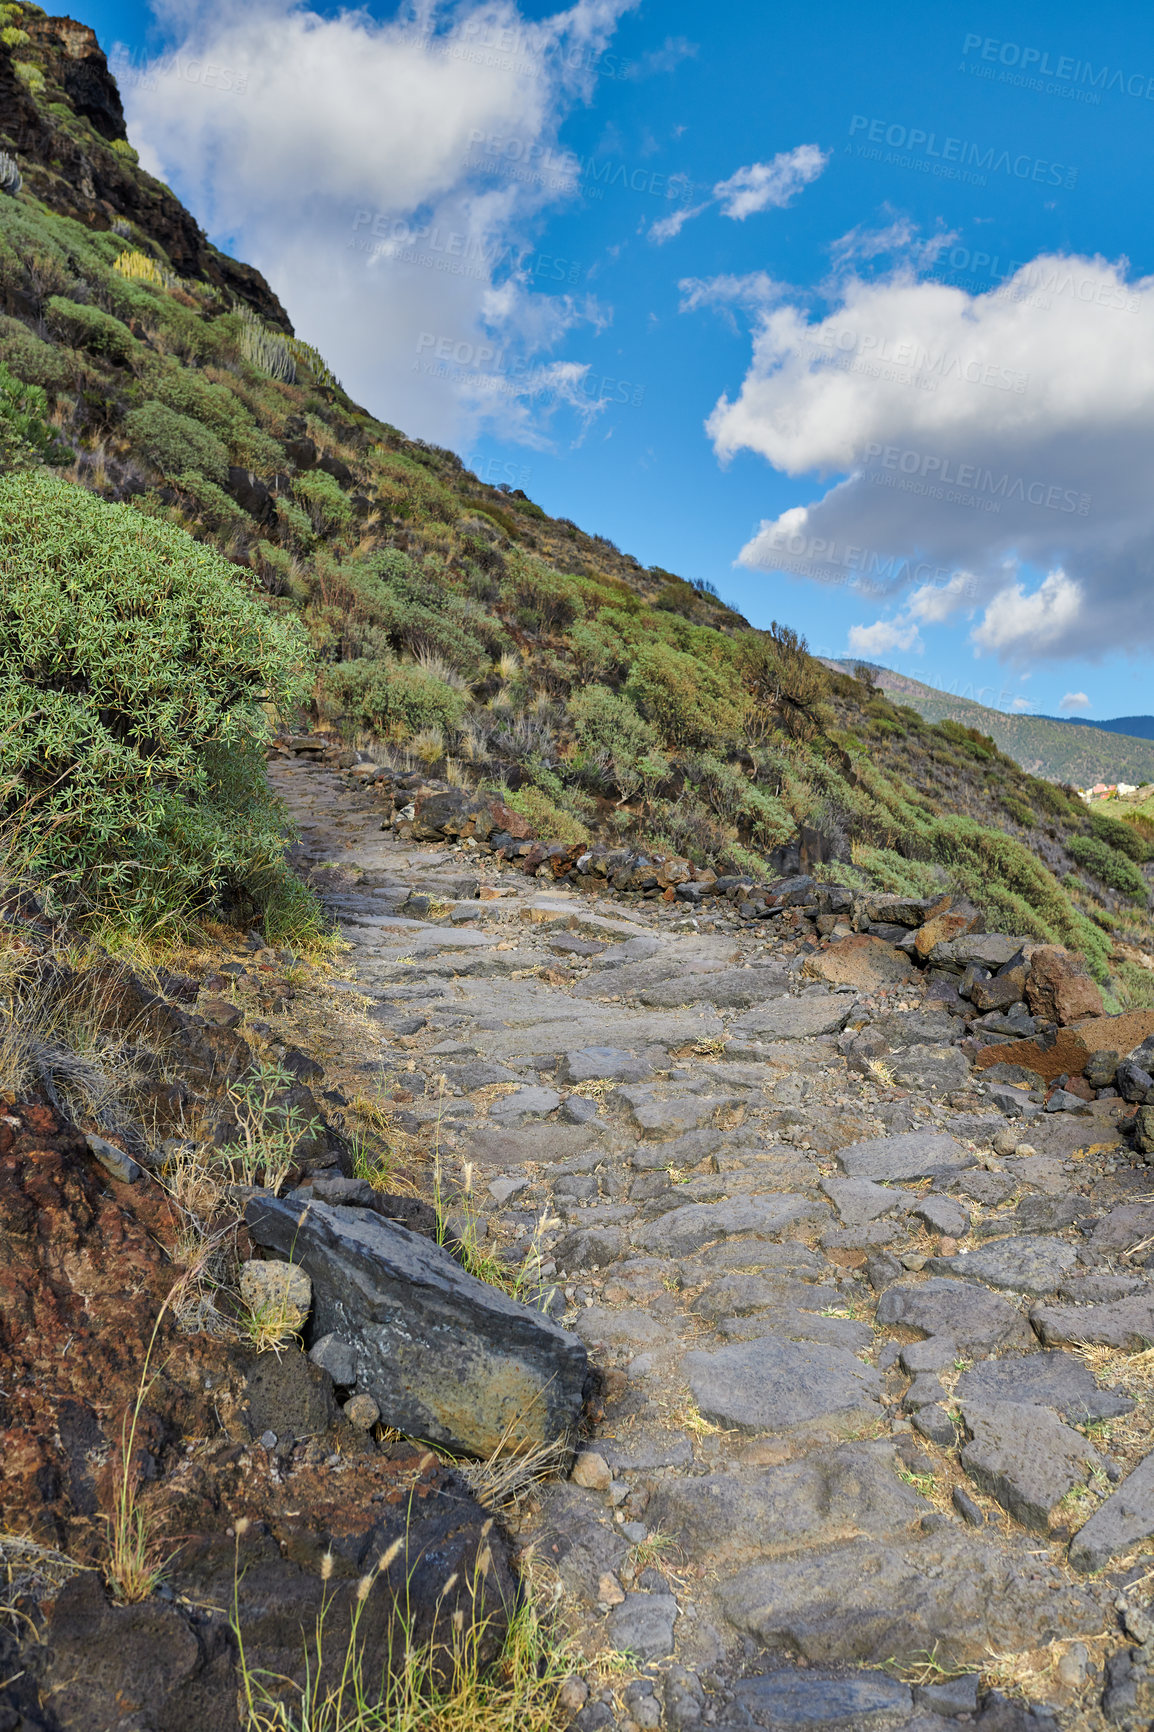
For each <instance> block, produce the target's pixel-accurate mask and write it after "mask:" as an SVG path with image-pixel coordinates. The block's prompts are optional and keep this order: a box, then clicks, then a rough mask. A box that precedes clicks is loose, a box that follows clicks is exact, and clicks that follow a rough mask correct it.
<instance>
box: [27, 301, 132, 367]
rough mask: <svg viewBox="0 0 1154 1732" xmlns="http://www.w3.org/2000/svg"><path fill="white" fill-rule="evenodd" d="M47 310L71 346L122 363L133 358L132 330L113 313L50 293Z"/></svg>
mask: <svg viewBox="0 0 1154 1732" xmlns="http://www.w3.org/2000/svg"><path fill="white" fill-rule="evenodd" d="M44 310H45V313H46V315H47V318H48V323H49V326H50V327H51V329H52V331H53V332H54V333H55V334H56V335H57V336H58V337H59V338H60V339H61V341H62V342H65V343H67V344H68V345H69V347H70V348H73V349H84V350H86V351H87V353H88V354H90V355H100V356H101V357H102V358H103V359H104V360H106V361H113V362H116V363H119V364H123V363H124V362H126V361H128V360H129V359H130V357H131V355H132V350H133V347H134V339H133V336H132V332H131V331H130V330H129V329H128V327H127V325H122V324H121V322H120V320H119V319H114V318H113V316H112V314H111V313H102V312H101V310H100V308H99V307H88V306H85V305H84V304H83V303H82V302H80V301H69V300H66V299H65V297H64V296H63V295H50V296H49V298H48V303H47V305H46V307H45V309H44Z"/></svg>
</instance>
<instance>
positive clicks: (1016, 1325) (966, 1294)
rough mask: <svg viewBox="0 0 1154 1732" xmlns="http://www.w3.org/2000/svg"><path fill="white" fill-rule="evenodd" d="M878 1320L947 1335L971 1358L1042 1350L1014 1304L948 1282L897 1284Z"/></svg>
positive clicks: (881, 1307) (886, 1297) (883, 1303)
mask: <svg viewBox="0 0 1154 1732" xmlns="http://www.w3.org/2000/svg"><path fill="white" fill-rule="evenodd" d="M876 1318H877V1321H878V1322H879V1323H882V1324H887V1323H889V1324H900V1325H901V1326H902V1327H904V1328H906V1329H916V1330H918V1331H919V1332H920V1333H921V1334H922V1335H944V1336H945V1337H946V1338H947V1339H948V1340H950V1341H952V1342H953V1343H954V1345H955V1346H956V1347H958V1348H960V1349H962V1350H963V1351H969V1352H971V1353H996V1352H998V1351H999V1350H1002V1351H1004V1350H1006V1349H1008V1348H1014V1347H1034V1346H1036V1345H1037V1343H1036V1342H1035V1340H1034V1336H1033V1334H1032V1333H1031V1331H1030V1327H1029V1325H1028V1324H1027V1322H1026V1320H1025V1318H1024V1317H1022V1316H1021V1314H1020V1313H1019V1312H1018V1311H1016V1310H1015V1308H1014V1307H1013V1306H1012V1305H1011V1304H1010V1302H1009V1300H1008V1299H1002V1298H999V1296H998V1295H997V1294H996V1293H987V1292H986V1290H985V1288H984V1287H979V1286H977V1285H974V1284H971V1283H970V1282H969V1281H951V1280H950V1279H949V1278H948V1277H931V1278H930V1279H929V1280H928V1281H913V1282H906V1281H895V1282H894V1284H893V1285H892V1286H891V1287H887V1288H886V1290H885V1292H884V1293H883V1294H882V1296H881V1298H880V1299H879V1300H878V1306H877V1312H876Z"/></svg>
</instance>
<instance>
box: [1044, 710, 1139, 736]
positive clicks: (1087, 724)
mask: <svg viewBox="0 0 1154 1732" xmlns="http://www.w3.org/2000/svg"><path fill="white" fill-rule="evenodd" d="M1038 720H1039V721H1040V722H1073V723H1074V726H1075V727H1078V728H1100V729H1101V730H1102V732H1103V733H1107V734H1127V735H1129V737H1130V738H1131V739H1132V740H1154V716H1115V717H1114V718H1113V720H1112V721H1109V722H1091V721H1088V720H1087V718H1086V717H1085V716H1039V717H1038Z"/></svg>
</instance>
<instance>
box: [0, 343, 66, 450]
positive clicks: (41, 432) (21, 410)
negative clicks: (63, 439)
mask: <svg viewBox="0 0 1154 1732" xmlns="http://www.w3.org/2000/svg"><path fill="white" fill-rule="evenodd" d="M70 456H71V453H70V452H66V451H64V450H62V449H61V447H60V445H59V443H58V441H57V438H56V434H55V432H54V430H53V428H52V427H51V425H50V424H49V421H48V398H47V397H46V396H45V394H44V392H43V391H42V390H41V389H40V387H39V385H26V384H25V383H24V382H23V380H21V379H18V378H16V376H15V374H13V373H10V372H9V370H8V368H7V367H6V366H5V365H4V363H3V362H2V361H0V467H3V466H7V465H9V464H24V463H66V462H68V460H69V458H70Z"/></svg>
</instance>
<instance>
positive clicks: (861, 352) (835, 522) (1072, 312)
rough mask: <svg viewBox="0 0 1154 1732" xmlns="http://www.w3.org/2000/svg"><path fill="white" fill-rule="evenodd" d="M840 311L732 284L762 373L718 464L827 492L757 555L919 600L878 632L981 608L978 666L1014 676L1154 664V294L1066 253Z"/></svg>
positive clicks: (720, 442) (841, 304)
mask: <svg viewBox="0 0 1154 1732" xmlns="http://www.w3.org/2000/svg"><path fill="white" fill-rule="evenodd" d="M887 239H888V240H889V241H892V242H893V243H894V244H895V245H898V244H900V243H901V239H902V237H901V235H900V234H899V233H898V232H897V230H896V229H894V230H893V231H892V232H890V233H889V234H888V236H887ZM910 239H911V237H910V236H908V235H907V236H906V240H907V241H908V240H910ZM855 245H856V247H857V249H858V250H859V251H861V250H862V248H863V246H864V250H865V251H867V252H868V251H871V250H873V242H863V239H862V237H860V236H859V237H858V240H857V242H856V243H855ZM845 250H846V252H847V254H848V253H849V252H851V251H852V250H853V247H851V246H849V245H847V247H846V249H845ZM727 286H728V285H727V284H725V283H723V282H720V281H718V282H716V283H714V284H710V283H696V284H694V285H693V286H692V289H691V292H690V296H689V298H690V299H691V301H692V304H694V305H697V306H704V305H707V304H710V302H711V301H712V303H713V304H714V305H717V304H721V305H724V304H725V301H726V299H727V294H726V290H727ZM684 287H685V286H684V285H683V289H684ZM835 300H836V304H834V305H833V307H832V310H828V311H824V312H823V313H821V314H820V315H816V314H814V315H811V313H810V312H809V311H808V309H807V307H806V306H804V305H802V304H800V300H799V297H798V295H796V294H783V293H778V294H777V295H776V297H774V298H766V299H765V300H764V301H763V302H762V304H761V305H760V306H758V305H755V304H753V303H752V302H751V299H750V297H749V294H748V291H747V290H745V289H744V288H743V287H739V285H738V284H737V283H734V284H733V287H732V290H731V293H730V296H729V301H730V305H731V307H732V306H733V305H735V304H739V303H740V304H741V305H743V306H744V307H745V308H746V310H747V316H749V317H750V319H751V323H752V359H751V362H750V365H749V368H748V371H747V373H746V376H745V379H744V381H743V383H742V385H741V388H740V390H739V391H738V392H737V394H736V395H735V396H732V397H730V396H728V395H727V396H723V397H722V398H721V399H720V401H719V402H718V403H717V405H716V407H715V409H714V411H713V413H712V415H711V416H710V418H709V421H708V423H707V426H708V430H709V432H710V435H711V436H712V439H713V443H714V447H715V449H716V451H717V454H718V455H719V457H720V458H722V459H723V460H725V459H727V458H729V457H731V456H732V455H733V454H734V453H736V452H738V451H741V450H749V451H754V452H758V453H760V455H761V456H763V457H764V458H765V459H766V460H767V462H769V463H770V464H772V465H773V467H774V468H775V469H777V470H780V471H783V472H784V473H785V474H786V475H788V476H794V477H806V478H810V479H811V481H812V478H814V477H816V478H817V479H818V480H819V482H821V481H824V482H827V483H828V485H827V487H826V490H825V491H824V492H823V493H822V494H821V496H820V497H819V498H817V499H816V500H815V501H813V502H812V503H810V504H806V505H801V506H794V507H791V508H790V509H788V510H787V511H785V512H783V513H782V514H781V515H780V516H778V517H777V518H776V519H774V520H767V521H764V522H763V523H762V524H761V527H760V529H759V531H758V533H757V534H756V535H755V536H754V537H753V538H752V539H751V540H750V541H749V542H748V543H747V545H746V546H745V547H744V548H743V549H742V550H741V554H740V559H741V562H742V563H743V564H745V565H747V566H750V567H753V568H755V569H763V570H766V571H787V572H793V573H795V574H796V575H798V576H801V577H809V578H812V579H816V580H817V581H820V582H826V583H839V584H848V585H850V586H851V587H854V588H857V589H859V590H860V591H861V592H863V593H866V594H870V595H873V596H875V597H878V598H880V599H883V600H884V599H887V598H888V599H890V600H891V601H892V602H895V603H896V602H899V601H900V600H901V599H902V598H903V597H904V598H905V604H904V606H903V607H902V608H901V609H900V611H899V612H898V613H897V614H895V615H894V616H893V617H892V618H890V619H888V620H885V621H882V622H879V624H885V625H887V626H888V627H890V628H891V629H892V630H895V631H898V632H902V631H908V629H909V627H910V626H911V625H912V624H917V623H918V622H921V623H941V622H944V621H947V620H948V619H950V618H951V617H953V616H956V615H958V614H959V613H963V612H964V613H965V614H968V615H970V616H971V619H972V624H971V637H972V641H973V643H974V645H975V648H976V649H977V650H978V651H979V652H981V651H989V652H993V653H996V654H998V655H1000V656H1002V657H1005V658H1007V659H1012V660H1015V661H1023V660H1027V659H1031V658H1033V657H1034V656H1046V657H1052V658H1053V657H1063V656H1072V655H1081V656H1084V655H1087V654H1089V655H1091V656H1094V655H1100V654H1105V653H1107V652H1109V651H1112V650H1116V649H1117V648H1119V647H1124V648H1126V649H1128V650H1139V649H1148V648H1149V647H1150V645H1151V644H1152V643H1154V612H1152V611H1151V609H1150V607H1149V593H1150V583H1151V573H1152V566H1151V548H1152V547H1154V490H1152V489H1151V487H1150V484H1149V475H1150V473H1151V469H1152V467H1154V279H1144V280H1142V281H1139V282H1130V281H1128V280H1127V270H1126V262H1125V261H1124V260H1123V261H1121V262H1119V263H1116V264H1112V263H1109V262H1107V261H1105V260H1103V259H1101V258H1080V257H1069V256H1060V255H1053V256H1043V257H1039V258H1037V259H1035V260H1033V261H1032V263H1030V264H1029V265H1026V266H1023V267H1022V268H1021V269H1020V270H1019V271H1018V273H1017V274H1016V276H1015V277H1013V278H1012V279H1011V280H1010V281H1008V282H1007V283H1005V284H1003V285H1001V286H1000V287H999V289H998V290H996V291H992V292H990V293H988V294H984V295H969V294H967V293H965V292H964V291H963V290H961V289H957V288H953V287H950V286H947V285H945V284H942V283H937V282H934V281H932V280H929V279H925V278H922V277H920V276H919V274H918V271H917V269H916V268H913V267H911V266H910V265H909V264H908V263H905V264H899V265H895V266H894V268H893V269H890V270H887V271H886V272H885V273H884V274H882V275H881V276H874V277H872V278H871V279H869V280H866V279H863V278H862V277H861V276H859V275H857V274H856V273H851V274H850V275H849V276H848V277H847V278H845V279H843V280H842V281H840V283H839V285H838V287H837V291H836V296H835ZM825 305H826V306H827V307H828V306H829V303H828V302H827V303H825ZM863 629H866V628H863ZM869 629H872V628H869Z"/></svg>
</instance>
